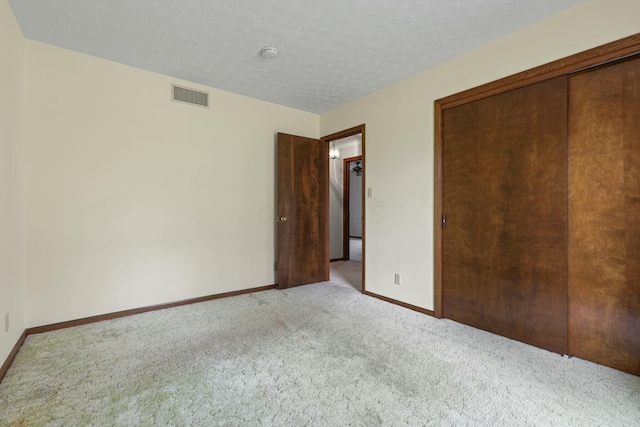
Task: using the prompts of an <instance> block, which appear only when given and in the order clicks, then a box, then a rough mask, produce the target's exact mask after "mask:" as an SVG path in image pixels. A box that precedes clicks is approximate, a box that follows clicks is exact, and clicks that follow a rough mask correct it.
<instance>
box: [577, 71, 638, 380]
mask: <svg viewBox="0 0 640 427" xmlns="http://www.w3.org/2000/svg"><path fill="white" fill-rule="evenodd" d="M569 87H570V91H569V135H570V138H569V324H568V327H569V353H570V354H572V355H575V356H578V357H580V358H583V359H588V360H591V361H594V362H597V363H600V364H603V365H607V366H611V367H613V368H616V369H620V370H623V371H627V372H631V373H634V374H636V375H640V59H633V60H627V61H623V62H619V63H616V64H614V65H609V66H605V67H601V68H598V69H594V70H589V71H585V72H582V73H579V74H575V75H573V76H571V77H570V86H569Z"/></svg>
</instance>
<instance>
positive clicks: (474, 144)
mask: <svg viewBox="0 0 640 427" xmlns="http://www.w3.org/2000/svg"><path fill="white" fill-rule="evenodd" d="M443 156H444V157H443V173H444V180H443V184H444V187H443V188H444V190H443V213H444V215H445V216H446V228H445V229H444V230H443V234H442V236H443V237H442V242H443V246H442V249H443V270H442V272H443V282H442V283H443V315H444V317H447V318H449V319H453V320H456V321H459V322H461V323H465V324H467V325H471V326H474V327H477V328H480V329H484V330H487V331H490V332H493V333H497V334H500V335H504V336H506V337H509V338H513V339H516V340H519V341H523V342H526V343H529V344H533V345H535V346H538V347H542V348H545V349H548V350H551V351H554V352H557V353H566V350H567V256H566V253H567V172H566V164H567V78H566V77H560V78H556V79H553V80H549V81H546V82H542V83H538V84H535V85H531V86H527V87H524V88H520V89H516V90H512V91H510V92H506V93H503V94H500V95H495V96H492V97H489V98H485V99H482V100H479V101H475V102H472V103H469V104H465V105H462V106H459V107H455V108H451V109H447V110H445V111H444V113H443Z"/></svg>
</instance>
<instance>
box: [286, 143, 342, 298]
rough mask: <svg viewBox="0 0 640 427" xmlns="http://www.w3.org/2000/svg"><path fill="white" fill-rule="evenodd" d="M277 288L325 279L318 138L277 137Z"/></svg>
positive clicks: (325, 203) (325, 175)
mask: <svg viewBox="0 0 640 427" xmlns="http://www.w3.org/2000/svg"><path fill="white" fill-rule="evenodd" d="M276 158H277V172H276V173H277V189H276V197H277V204H276V206H277V210H276V221H277V262H278V288H280V289H285V288H290V287H292V286H299V285H306V284H309V283H316V282H322V281H325V280H329V244H328V241H329V239H328V233H329V154H328V148H327V144H326V143H325V142H323V141H321V140H319V139H312V138H305V137H301V136H294V135H287V134H283V133H278V137H277V154H276Z"/></svg>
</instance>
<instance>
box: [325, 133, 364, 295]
mask: <svg viewBox="0 0 640 427" xmlns="http://www.w3.org/2000/svg"><path fill="white" fill-rule="evenodd" d="M358 134H360V135H361V138H362V154H361V156H360V157H361V158H362V169H363V171H362V189H363V190H364V189H365V188H366V182H367V181H366V177H367V168H366V165H365V162H366V156H365V153H366V142H365V125H364V123H363V124H361V125H359V126H354V127H352V128H349V129H345V130H342V131H340V132H335V133H332V134H330V135H326V136H323V137H321V138H320V140H322V141H324V142H325V143H326V144H327V157H328V156H329V146H330V144H331V142H333V141H336V140H338V139H343V138H347V137H349V136H354V135H358ZM327 197H329V194H328V193H327ZM343 205H344V195H343ZM365 207H366V192H365V191H362V293H363V294H364V293H365V278H366V274H365V271H366V268H365V266H366V245H365V241H366V215H365V212H366V210H365ZM328 215H329V212H328V211H327V220H328ZM343 228H344V206H343ZM330 235H331V232H329V233H327V242H326V244H327V247H329V237H330ZM343 236H344V230H343ZM343 238H344V237H343ZM343 244H344V242H343ZM343 251H344V249H343ZM342 255H343V257H344V252H343V254H342ZM327 260H328V258H327ZM327 268H329V266H327Z"/></svg>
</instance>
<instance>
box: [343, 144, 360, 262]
mask: <svg viewBox="0 0 640 427" xmlns="http://www.w3.org/2000/svg"><path fill="white" fill-rule="evenodd" d="M357 161H360V162H361V163H362V156H354V157H347V158H346V159H344V160H343V163H342V174H343V177H342V259H344V260H345V261H348V260H349V259H351V257H350V255H351V254H350V248H349V242H350V240H351V233H350V232H349V231H350V230H351V194H350V193H351V170H350V168H349V163H352V162H357ZM362 171H363V172H364V168H362ZM362 188H363V189H364V179H363V187H362ZM363 193H364V192H363ZM362 213H363V215H362V216H364V211H362ZM360 221H362V218H360Z"/></svg>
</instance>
